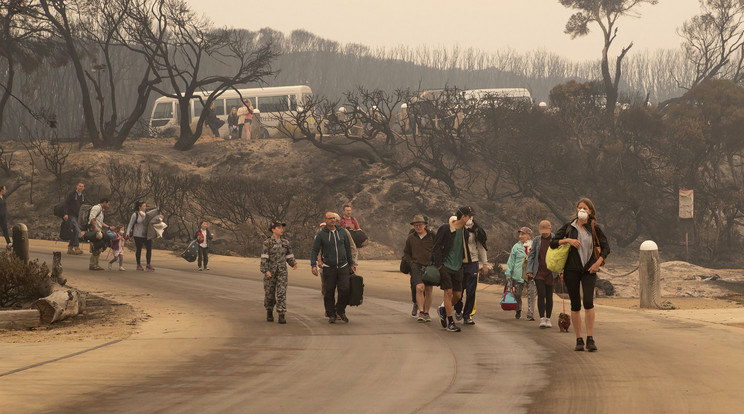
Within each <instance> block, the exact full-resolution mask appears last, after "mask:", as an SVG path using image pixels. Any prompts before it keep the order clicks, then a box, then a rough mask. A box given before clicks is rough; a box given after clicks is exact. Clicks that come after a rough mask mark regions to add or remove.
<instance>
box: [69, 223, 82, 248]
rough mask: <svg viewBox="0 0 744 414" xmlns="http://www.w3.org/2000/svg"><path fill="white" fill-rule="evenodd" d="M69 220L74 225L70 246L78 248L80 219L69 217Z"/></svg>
mask: <svg viewBox="0 0 744 414" xmlns="http://www.w3.org/2000/svg"><path fill="white" fill-rule="evenodd" d="M67 219H68V220H70V223H72V239H70V244H69V246H71V247H78V246H80V225H78V219H77V217H72V216H69V217H68V218H67Z"/></svg>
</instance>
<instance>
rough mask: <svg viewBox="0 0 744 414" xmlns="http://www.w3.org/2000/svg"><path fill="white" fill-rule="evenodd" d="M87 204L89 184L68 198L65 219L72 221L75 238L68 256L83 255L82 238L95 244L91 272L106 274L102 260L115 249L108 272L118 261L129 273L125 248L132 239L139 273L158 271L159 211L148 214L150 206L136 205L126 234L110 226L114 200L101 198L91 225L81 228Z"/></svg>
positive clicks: (92, 209) (89, 219)
mask: <svg viewBox="0 0 744 414" xmlns="http://www.w3.org/2000/svg"><path fill="white" fill-rule="evenodd" d="M86 202H87V197H86V194H85V183H83V182H79V183H77V185H76V186H75V189H74V190H73V191H71V192H70V193H69V194H67V197H65V202H64V215H63V217H62V219H63V220H65V221H68V222H69V223H70V225H71V226H72V237H71V238H70V241H69V244H68V246H67V253H68V254H72V255H80V254H83V252H82V250H80V240H81V238H85V239H87V240H88V241H90V242H91V243H90V253H91V256H90V264H89V266H88V269H89V270H104V268H103V267H101V266H100V265H99V258H100V255H101V253H102V252H103V251H105V250H106V249H107V248H108V247H111V252H112V256H113V257H112V259H111V260H110V261H109V266H108V268H109V270H111V266H112V265H113V264H114V263H115V262H117V261H118V262H119V270H121V271H123V270H126V269H125V268H124V244H125V243H126V241H127V240H129V238H134V243H135V246H136V250H135V259H136V261H137V270H138V271H144V270H145V269H147V270H148V271H154V270H155V268H154V267H153V266H152V264H151V260H152V240H153V239H154V238H156V237H157V232H156V231H155V229H153V228H151V227H152V225H151V224H152V219H153V218H154V217H155V215H156V213H157V211H156V210H151V211H150V212H148V211H147V204H146V203H145V202H144V201H137V202H136V203H135V204H134V212H133V213H132V216H131V219H130V220H129V224H128V225H127V226H126V230H124V226H123V225H120V224H117V225H109V224H107V223H106V221H105V212H106V210H108V209H109V208H110V206H111V200H109V199H108V198H101V199H100V201H99V202H98V203H97V204H95V205H93V206H92V207H90V210H89V213H88V215H87V221H86V222H85V223H82V226H81V223H79V220H80V210H81V209H82V207H83V205H85V204H86ZM84 219H85V218H84ZM143 247H144V248H145V250H146V255H145V260H146V266H145V267H143V266H142V263H141V255H142V248H143Z"/></svg>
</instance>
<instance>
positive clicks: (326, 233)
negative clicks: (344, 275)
mask: <svg viewBox="0 0 744 414" xmlns="http://www.w3.org/2000/svg"><path fill="white" fill-rule="evenodd" d="M347 234H348V233H347V232H346V231H344V229H343V228H342V227H338V226H336V231H333V232H332V231H330V230H328V226H326V227H323V229H321V230H320V231H319V232H318V234H316V235H315V240H313V250H312V251H311V252H310V266H312V267H315V266H316V264H317V261H318V252H322V253H323V256H322V257H323V265H324V266H330V267H336V268H341V267H344V266H353V265H354V259H353V258H352V257H353V256H352V255H351V240H349V237H348V236H347Z"/></svg>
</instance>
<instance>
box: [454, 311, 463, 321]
mask: <svg viewBox="0 0 744 414" xmlns="http://www.w3.org/2000/svg"><path fill="white" fill-rule="evenodd" d="M455 320H457V321H461V320H462V312H455Z"/></svg>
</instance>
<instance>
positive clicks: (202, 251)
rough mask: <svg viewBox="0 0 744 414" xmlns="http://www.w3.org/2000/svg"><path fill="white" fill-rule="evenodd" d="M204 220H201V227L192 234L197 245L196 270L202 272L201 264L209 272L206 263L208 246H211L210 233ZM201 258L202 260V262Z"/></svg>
mask: <svg viewBox="0 0 744 414" xmlns="http://www.w3.org/2000/svg"><path fill="white" fill-rule="evenodd" d="M208 225H209V223H207V221H206V220H202V222H201V227H199V230H197V231H196V234H194V238H195V239H196V242H197V243H199V253H198V255H197V262H196V270H199V271H201V270H202V263H204V270H209V268H208V267H207V262H208V261H209V246H210V245H211V244H212V233H210V231H209V229H208V228H207V226H208ZM202 258H203V260H202Z"/></svg>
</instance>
